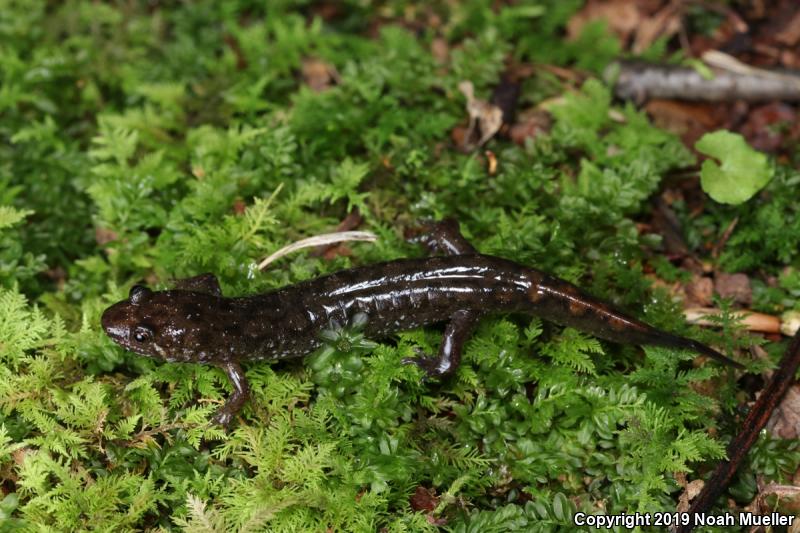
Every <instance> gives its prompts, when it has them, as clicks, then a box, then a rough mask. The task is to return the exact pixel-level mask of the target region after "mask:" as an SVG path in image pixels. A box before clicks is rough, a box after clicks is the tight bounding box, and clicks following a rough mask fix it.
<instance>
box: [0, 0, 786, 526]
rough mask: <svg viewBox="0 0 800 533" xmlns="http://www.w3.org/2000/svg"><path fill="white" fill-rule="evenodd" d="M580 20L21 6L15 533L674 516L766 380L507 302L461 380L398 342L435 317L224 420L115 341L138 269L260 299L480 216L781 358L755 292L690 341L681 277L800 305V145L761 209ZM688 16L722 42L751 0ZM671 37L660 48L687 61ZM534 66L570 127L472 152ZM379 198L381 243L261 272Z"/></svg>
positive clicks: (658, 321)
mask: <svg viewBox="0 0 800 533" xmlns="http://www.w3.org/2000/svg"><path fill="white" fill-rule="evenodd" d="M583 7H584V6H583V3H582V2H578V1H567V2H564V1H544V0H542V1H537V2H509V3H505V2H489V1H484V0H480V1H470V2H463V3H455V2H441V3H436V2H434V3H427V2H420V3H415V2H411V1H397V2H369V1H355V0H353V1H348V2H337V3H326V2H310V1H302V0H300V1H295V2H288V1H280V2H269V3H266V2H249V1H244V0H242V1H235V0H229V1H224V2H195V3H160V2H151V3H135V2H119V3H108V4H106V3H94V2H86V1H70V2H64V3H56V2H44V1H35V0H23V1H4V2H0V199H1V200H2V206H3V207H0V283H2V292H1V293H0V407H2V412H0V477H1V478H2V481H3V484H2V490H3V498H4V499H3V500H2V503H0V520H2V522H0V524H1V525H0V528H6V529H8V530H12V529H14V528H29V529H31V530H33V529H36V530H47V529H48V528H49V529H50V530H53V531H64V530H83V529H85V530H90V529H103V530H106V529H110V528H117V529H120V530H141V529H154V530H157V529H161V530H170V529H180V528H185V529H187V530H190V531H201V530H206V531H227V530H243V531H250V530H270V531H273V530H274V531H298V530H314V531H321V530H325V529H326V528H331V530H334V531H351V530H352V531H374V530H387V531H426V530H427V531H436V530H439V529H448V530H453V531H492V530H496V531H507V530H513V529H514V528H517V529H519V530H525V531H529V530H533V529H536V528H538V529H540V530H543V531H550V530H555V529H558V528H564V530H571V529H572V527H571V526H570V525H569V524H571V518H570V517H571V514H572V513H573V512H575V510H577V509H579V510H581V511H584V512H588V513H617V512H621V511H627V512H634V511H656V510H659V511H663V510H672V509H674V508H675V506H676V502H677V500H678V497H679V495H680V493H681V491H682V486H681V483H685V477H686V476H688V477H689V478H690V479H693V478H696V477H700V476H702V475H703V474H704V473H706V472H707V471H708V469H709V468H710V467H711V466H712V465H713V460H714V459H718V458H720V457H721V456H722V451H723V449H724V443H725V442H726V441H727V439H728V438H729V436H730V435H731V434H732V432H734V431H735V430H736V424H737V422H738V421H740V417H741V408H742V407H745V406H746V404H747V402H748V401H751V400H752V394H753V391H754V390H755V389H756V388H757V382H756V385H752V384H749V385H748V383H744V382H743V381H741V380H739V381H737V378H738V377H739V376H738V375H735V374H733V373H731V372H729V371H727V370H723V369H719V368H717V367H716V366H714V365H698V366H694V365H692V364H691V363H689V361H690V360H691V359H692V357H693V356H692V354H681V353H674V352H670V351H667V350H659V349H647V350H644V351H643V350H641V349H639V348H636V347H623V346H618V345H612V344H606V343H601V342H599V341H598V340H596V339H594V338H591V337H589V336H586V335H583V334H581V333H579V332H577V331H574V330H570V329H562V328H559V327H556V326H553V325H552V324H548V323H543V322H542V321H539V320H531V319H529V318H526V317H516V316H513V317H494V318H491V319H487V320H485V321H484V322H483V323H482V325H481V327H480V329H479V330H478V332H477V333H476V335H475V336H474V338H473V339H472V340H471V342H470V343H469V344H468V345H467V348H466V363H465V365H464V366H463V368H462V369H461V370H460V371H459V373H458V376H457V377H456V378H454V379H452V380H450V381H448V382H446V383H443V384H427V383H421V382H420V375H419V372H418V371H417V370H416V369H413V368H409V367H404V366H401V365H399V364H398V362H399V361H400V360H401V359H402V358H403V357H406V356H409V355H412V354H413V353H414V350H415V349H416V348H421V349H423V350H425V351H428V352H431V351H435V349H436V346H437V343H438V337H439V335H440V333H439V332H438V331H437V330H436V329H435V328H429V329H425V330H417V331H412V332H405V333H401V334H399V335H397V336H396V337H395V338H393V339H389V340H387V341H385V342H383V343H381V344H380V345H378V346H377V347H375V346H373V345H372V344H370V343H367V342H365V341H364V339H363V338H362V337H361V336H360V334H359V333H358V332H357V331H343V332H341V333H340V336H339V338H338V339H337V341H336V342H334V343H332V345H331V347H330V348H331V349H329V350H326V351H324V352H322V353H319V354H315V355H314V356H312V357H310V358H309V359H308V360H307V361H296V362H282V363H279V364H275V365H269V364H266V363H260V364H253V365H250V366H249V367H248V368H247V375H248V378H249V379H250V381H251V383H252V385H253V388H254V399H253V401H252V402H251V403H250V405H248V406H247V407H246V408H245V410H244V411H243V412H242V415H241V417H240V419H239V420H237V422H236V423H235V426H234V429H233V430H232V431H231V432H229V433H225V432H223V431H221V430H220V429H218V428H213V427H207V426H206V425H205V423H206V421H207V420H208V418H209V416H210V415H211V413H213V411H214V410H215V409H216V407H217V406H218V405H219V403H220V402H221V401H222V400H223V398H224V397H225V396H226V395H227V394H228V392H229V391H228V385H227V382H226V380H225V378H224V376H223V374H222V373H221V372H220V371H218V370H216V369H213V368H208V367H203V366H196V365H162V364H160V363H158V362H156V361H152V360H149V359H146V358H143V357H139V356H135V355H132V354H130V353H126V352H124V351H123V350H122V349H120V348H119V347H117V346H115V345H113V344H112V343H111V342H110V341H109V340H108V339H107V338H106V337H105V336H104V334H103V333H102V332H101V330H100V328H99V316H100V313H101V312H102V310H103V309H104V308H105V307H106V306H108V305H110V304H111V303H113V302H115V301H118V300H120V299H122V298H124V297H125V296H126V295H127V290H128V289H129V288H130V286H131V285H132V284H133V283H134V282H136V281H138V280H141V279H145V280H146V281H147V282H149V283H151V284H152V285H154V286H157V287H161V288H163V287H167V286H168V285H169V280H170V279H171V278H179V277H184V276H189V275H194V274H197V273H200V272H205V271H212V272H215V273H216V274H217V275H218V276H219V277H220V280H221V282H222V285H223V291H224V293H225V294H227V295H239V294H248V293H255V292H258V291H263V290H267V289H269V288H272V287H276V286H280V285H283V284H286V283H292V282H296V281H299V280H302V279H307V278H309V277H312V276H316V275H319V274H322V273H326V272H330V271H333V270H336V269H339V268H343V267H347V266H351V265H357V264H365V263H369V262H374V261H377V260H386V259H392V258H396V257H405V256H409V255H419V254H421V250H419V249H417V248H416V247H414V246H412V245H410V244H407V243H405V242H404V241H403V239H402V230H403V228H404V227H407V226H409V225H412V224H413V223H414V222H415V221H417V220H419V219H421V218H440V217H443V216H454V217H456V218H458V219H459V220H460V221H461V223H462V228H463V230H464V232H465V233H466V234H467V235H468V237H469V238H470V239H472V240H473V242H474V243H475V244H476V246H477V247H478V248H479V249H480V250H481V251H482V252H485V253H491V254H496V255H500V256H504V257H508V258H512V259H515V260H517V261H519V262H521V263H525V264H529V265H532V266H536V267H537V268H540V269H542V270H546V271H548V272H552V273H554V274H556V275H559V276H561V277H564V278H566V279H568V280H570V281H573V282H575V283H578V284H579V285H581V286H584V287H587V289H589V290H590V291H591V292H593V293H594V294H596V295H598V296H601V297H603V298H606V299H609V300H611V301H613V302H614V303H615V304H617V305H619V306H620V307H622V308H625V309H627V310H628V311H630V312H631V313H634V314H636V315H638V316H641V317H642V318H644V319H646V320H648V321H649V322H651V323H653V324H655V325H657V326H659V327H663V328H664V329H668V330H670V331H675V332H678V333H681V334H686V335H690V336H692V337H694V338H698V339H700V340H703V341H705V342H708V343H711V344H714V345H716V346H719V347H722V348H724V349H725V350H727V352H728V353H729V354H731V355H734V356H736V357H738V358H739V359H740V360H742V361H746V362H748V364H749V366H750V367H751V370H753V372H754V373H755V374H758V373H759V372H761V371H762V370H763V369H765V368H767V367H769V365H770V360H774V359H775V358H777V356H778V355H779V354H780V352H781V350H782V349H783V347H784V343H783V342H782V341H781V340H780V338H779V337H778V336H773V337H770V338H768V339H762V338H761V337H756V336H753V335H750V334H748V333H746V332H744V331H743V330H742V329H741V328H739V327H737V326H736V324H735V321H734V320H733V319H732V316H731V315H730V313H728V312H727V311H729V310H730V309H731V305H733V304H731V303H730V302H720V303H719V305H721V306H722V307H723V309H724V310H725V311H726V312H725V313H723V315H722V318H721V319H720V324H721V326H722V327H721V328H719V329H705V330H700V329H698V328H690V327H689V326H687V325H686V324H685V322H684V320H683V318H682V314H681V312H680V311H681V307H680V303H679V302H678V301H676V300H675V299H674V298H673V296H674V295H673V294H671V292H670V290H671V289H675V288H676V287H679V288H680V287H681V286H682V285H681V284H682V283H684V284H688V283H690V280H691V279H692V276H693V275H694V276H698V275H699V276H701V277H702V276H704V275H706V274H707V273H708V271H709V270H713V271H714V272H720V271H729V272H745V273H747V274H748V276H750V278H751V285H752V287H753V291H752V303H751V307H752V308H753V309H756V310H759V311H763V312H768V313H779V312H781V311H784V310H786V309H792V308H795V309H796V308H797V307H798V303H797V298H798V294H800V276H798V274H797V270H796V267H797V263H798V256H797V254H798V240H800V226H799V225H800V222H799V220H800V217H798V216H797V214H798V213H797V211H798V204H797V188H798V183H800V177H799V176H798V174H797V173H796V171H794V170H793V169H792V168H791V162H792V161H793V160H795V158H796V147H795V146H794V145H793V144H791V142H787V143H785V144H783V145H781V146H780V153H779V161H778V162H776V171H775V176H774V178H773V180H772V181H771V182H770V184H769V185H768V187H767V188H766V189H765V191H763V192H762V193H761V194H760V195H758V196H757V197H756V198H754V199H753V200H751V201H750V202H748V203H746V204H743V205H741V206H737V207H730V206H721V205H718V204H715V203H713V202H711V201H710V200H708V199H707V198H705V197H704V195H703V194H702V192H701V191H700V190H699V188H698V185H697V177H696V174H697V167H696V163H697V160H696V155H695V154H694V153H693V152H692V151H691V150H690V148H687V146H686V145H684V144H683V143H682V142H681V140H680V138H679V137H677V136H676V135H674V134H673V133H670V132H667V131H665V130H663V129H660V128H658V127H656V126H654V125H652V124H651V122H650V120H649V118H648V116H647V115H645V114H644V113H643V112H642V111H639V110H637V109H636V108H635V107H634V106H633V105H631V104H626V103H624V102H614V101H613V100H612V96H611V91H610V89H609V88H608V87H607V86H606V85H604V83H603V82H601V81H599V80H598V79H597V77H598V76H599V74H600V73H601V72H602V71H603V69H604V68H605V67H606V66H607V64H608V63H609V61H611V60H612V59H613V58H614V57H616V56H618V55H619V54H623V53H625V52H626V48H625V47H626V46H627V45H626V41H625V39H620V37H619V34H618V33H617V34H615V33H614V32H612V31H611V30H613V28H611V29H610V28H609V24H608V23H607V22H602V21H599V20H594V21H590V22H589V23H588V24H584V25H583V26H582V27H581V29H580V31H578V32H576V34H575V35H574V36H573V38H572V39H565V31H566V30H565V28H566V26H567V24H568V22H570V21H571V20H573V21H574V20H575V18H574V17H575V16H576V13H578V10H579V9H581V8H583ZM685 21H686V23H687V24H688V26H687V27H688V28H689V29H690V30H691V31H692V32H693V34H696V35H700V36H703V35H705V36H708V35H712V36H713V35H714V32H715V31H718V29H719V28H720V27H721V26H723V25H724V24H725V22H726V19H725V17H724V16H722V15H720V14H719V13H718V12H717V11H715V10H710V9H709V10H703V9H696V10H693V11H691V12H690V13H687V14H686V18H685ZM612 22H613V21H612ZM673 37H674V36H672V35H665V36H664V38H662V39H660V40H655V41H653V42H652V43H650V46H648V47H647V49H645V50H642V51H641V55H642V56H643V57H648V58H650V59H658V60H664V61H667V60H669V61H679V60H681V59H682V56H681V54H680V53H677V54H675V53H674V50H673V48H674V47H673V44H674V40H673ZM676 38H677V37H675V39H676ZM565 72H566V73H572V74H568V75H565V74H564V73H565ZM509 73H512V74H514V76H516V79H517V81H518V82H519V84H520V98H519V101H518V105H517V109H518V110H519V111H520V112H521V114H520V118H519V119H518V120H517V124H523V125H524V124H529V125H530V124H531V123H530V122H525V121H526V120H527V119H526V118H525V116H526V115H524V114H522V112H524V111H525V110H531V109H536V110H539V111H541V113H545V114H546V115H547V121H546V123H545V124H546V125H545V126H544V127H543V128H541V131H540V130H536V133H535V134H533V133H531V134H530V135H521V136H520V137H517V138H515V139H514V140H513V141H512V140H511V139H509V138H508V136H501V137H498V138H496V139H494V140H492V141H490V142H489V144H488V145H487V146H486V148H488V149H489V150H490V151H491V154H489V153H485V152H484V149H480V150H477V151H474V152H471V153H464V152H463V151H462V150H459V149H458V146H457V144H458V142H457V138H458V135H457V134H456V133H457V132H458V131H460V130H459V128H460V129H461V131H462V132H463V126H464V125H465V124H466V122H467V115H466V111H465V100H464V97H463V95H462V93H461V92H460V91H459V90H458V84H459V83H460V82H461V81H464V80H469V81H471V82H472V83H473V85H474V87H475V93H476V96H477V97H478V98H480V99H484V100H488V99H489V98H490V97H491V95H492V91H493V90H494V88H495V87H497V86H498V84H500V83H501V78H502V76H503V75H507V74H509ZM548 101H555V104H556V105H553V106H544V107H542V106H541V104H542V102H548ZM651 111H652V110H651ZM534 116H536V115H534ZM534 126H537V127H538V124H533V125H532V126H531V128H533V129H536V128H534ZM454 139H455V140H454ZM492 159H494V160H495V161H496V162H497V168H496V169H495V170H491V168H490V162H491V160H492ZM657 198H662V199H663V198H666V199H668V200H669V203H670V208H671V210H672V211H673V212H674V213H675V216H676V217H677V218H678V220H680V222H681V229H680V234H681V237H682V238H683V239H684V240H685V244H686V246H687V249H686V250H685V251H684V252H683V255H682V256H681V257H675V256H671V255H670V254H669V253H667V250H666V245H665V243H664V239H663V238H662V236H661V235H660V233H661V232H660V230H659V226H658V225H657V224H655V223H654V221H653V212H654V208H653V205H654V201H655V199H657ZM355 212H357V213H358V218H359V219H360V221H361V222H360V225H361V227H362V228H363V229H370V230H372V231H374V232H376V233H377V234H378V235H379V237H380V239H379V241H378V242H377V243H376V244H355V245H352V246H349V247H339V248H336V249H334V250H332V251H329V253H328V254H326V255H325V256H324V257H319V256H315V255H312V254H308V253H302V252H301V253H298V254H296V255H293V256H291V257H289V258H287V259H284V260H283V261H282V262H281V263H279V264H278V265H275V266H273V267H272V268H271V269H270V270H268V271H266V272H263V273H262V272H259V271H258V270H257V268H256V266H255V265H256V264H257V262H258V260H259V259H260V258H261V257H264V256H266V255H268V254H269V253H271V252H272V251H274V250H275V249H277V248H279V247H281V246H283V245H285V244H288V243H290V242H293V241H295V240H297V239H299V238H303V237H306V236H309V235H313V234H315V233H321V232H327V231H331V230H333V229H334V228H336V226H337V225H338V224H339V223H340V222H341V221H342V220H344V219H345V218H346V217H347V215H348V214H349V213H355ZM734 220H735V221H736V225H735V230H734V231H733V233H729V234H728V235H727V236H725V238H724V239H723V236H724V235H725V234H726V230H728V229H729V228H730V227H731V224H732V222H733V221H734ZM687 258H688V259H691V260H693V261H695V263H694V264H695V265H697V264H701V265H702V264H706V265H707V269H706V270H705V271H703V270H702V269H700V274H698V273H697V271H693V270H691V269H690V268H688V267H687V266H686V262H685V261H684V260H686V259H687ZM703 272H705V274H704V273H703ZM757 345H762V347H763V350H764V351H762V352H759V353H761V354H762V357H761V358H760V359H756V360H751V357H750V355H749V351H748V349H747V348H748V347H751V346H757ZM758 349H759V350H762V348H758ZM798 457H799V456H798V452H797V445H796V442H795V441H794V440H779V439H776V438H773V437H771V436H769V435H764V436H763V438H762V440H761V441H760V442H759V444H758V446H757V448H756V449H755V450H754V453H753V458H752V461H751V463H750V465H748V467H747V469H746V470H745V471H743V472H742V473H741V474H740V475H739V477H738V478H737V481H736V483H735V484H734V486H733V487H732V488H731V489H730V493H729V495H728V496H729V497H730V498H732V499H733V501H734V502H735V504H736V505H738V506H744V505H747V504H748V502H750V501H751V500H752V499H753V498H754V497H755V496H756V494H757V492H758V487H757V485H756V479H757V476H761V477H762V479H768V480H786V479H790V478H791V476H792V475H793V474H794V470H795V469H796V467H797V463H798ZM724 506H725V503H724V502H720V508H723V507H724Z"/></svg>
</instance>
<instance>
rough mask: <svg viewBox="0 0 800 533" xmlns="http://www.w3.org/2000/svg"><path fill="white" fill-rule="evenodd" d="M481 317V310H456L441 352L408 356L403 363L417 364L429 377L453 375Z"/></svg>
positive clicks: (449, 323)
mask: <svg viewBox="0 0 800 533" xmlns="http://www.w3.org/2000/svg"><path fill="white" fill-rule="evenodd" d="M479 319H480V312H479V311H474V310H466V309H463V310H461V311H456V312H455V313H453V316H451V317H450V322H448V324H447V327H446V328H445V330H444V336H443V337H442V344H441V346H440V347H439V354H438V355H437V356H436V357H431V356H425V355H421V356H419V357H407V358H405V359H403V364H406V365H411V364H413V365H417V366H418V367H420V368H421V369H422V370H423V371H424V372H425V373H426V374H427V375H428V377H429V378H442V377H446V376H450V375H452V374H453V373H454V372H455V371H456V370H457V369H458V365H460V364H461V351H462V349H463V347H464V343H465V342H466V341H467V339H468V338H469V336H470V333H472V330H473V329H474V328H475V325H476V324H477V323H478V320H479Z"/></svg>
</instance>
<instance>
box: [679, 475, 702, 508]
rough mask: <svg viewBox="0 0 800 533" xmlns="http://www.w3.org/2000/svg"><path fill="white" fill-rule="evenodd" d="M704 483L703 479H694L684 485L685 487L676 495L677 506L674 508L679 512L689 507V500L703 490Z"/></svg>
mask: <svg viewBox="0 0 800 533" xmlns="http://www.w3.org/2000/svg"><path fill="white" fill-rule="evenodd" d="M704 485H705V481H703V480H702V479H695V480H694V481H692V482H691V483H689V484H688V485H686V488H685V489H684V491H683V492H682V493H681V495H680V496H679V497H678V507H677V509H675V510H676V511H678V512H679V513H685V512H686V511H688V510H689V507H690V506H691V504H690V503H689V502H691V501H692V500H693V499H694V498H695V497H696V496H697V495H698V494H700V491H701V490H703V486H704Z"/></svg>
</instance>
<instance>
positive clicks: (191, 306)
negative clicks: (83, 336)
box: [101, 220, 743, 425]
mask: <svg viewBox="0 0 800 533" xmlns="http://www.w3.org/2000/svg"><path fill="white" fill-rule="evenodd" d="M417 241H419V242H421V243H423V244H425V245H426V246H427V247H428V249H429V250H430V251H431V252H433V253H435V254H439V255H434V256H429V257H425V258H419V259H399V260H394V261H388V262H384V263H378V264H372V265H368V266H361V267H357V268H351V269H348V270H342V271H339V272H335V273H333V274H329V275H326V276H322V277H319V278H315V279H311V280H308V281H303V282H301V283H297V284H295V285H291V286H287V287H283V288H279V289H276V290H272V291H270V292H267V293H264V294H257V295H253V296H244V297H238V298H226V297H224V296H223V295H222V292H221V290H220V286H219V282H218V281H217V278H216V277H215V276H214V275H213V274H202V275H199V276H196V277H193V278H188V279H185V280H181V281H179V282H178V284H177V287H176V288H174V289H173V290H165V291H153V290H151V289H148V288H147V287H144V286H141V285H135V286H134V287H133V288H131V290H130V294H129V297H128V299H126V300H123V301H121V302H118V303H116V304H114V305H112V306H111V307H109V308H108V309H106V310H105V312H104V313H103V315H102V319H101V322H102V326H103V329H104V330H105V332H106V333H107V334H108V336H109V337H110V338H111V339H112V340H113V341H114V342H116V343H117V344H119V345H121V346H122V347H124V348H126V349H128V350H130V351H132V352H135V353H138V354H141V355H146V356H152V357H156V358H160V359H163V360H165V361H169V362H176V361H177V362H191V363H205V364H212V365H217V366H219V367H220V368H222V369H223V370H224V371H225V372H226V374H227V376H228V378H229V379H230V382H231V384H232V386H233V393H232V394H231V396H230V397H229V398H228V400H227V402H226V403H225V404H224V405H223V406H222V408H221V409H220V410H219V411H218V412H217V413H216V415H215V417H214V420H213V421H214V422H216V423H219V424H222V425H227V424H228V423H229V422H230V421H231V420H232V418H233V416H234V415H235V413H236V412H237V411H238V410H239V409H240V408H241V406H242V405H243V403H244V402H245V401H246V400H247V398H248V390H249V388H248V384H247V380H246V378H245V374H244V372H243V371H242V367H241V363H243V362H249V361H260V360H274V359H285V358H291V357H300V356H303V355H305V354H307V353H309V352H311V351H313V350H314V349H315V348H317V347H319V346H320V345H321V344H322V343H323V342H324V341H323V339H322V338H321V336H320V333H321V332H322V331H323V330H325V329H327V328H330V326H331V324H347V323H350V322H351V321H352V320H353V319H354V318H355V317H356V315H359V314H361V315H365V316H366V323H365V325H364V333H365V335H366V336H367V337H370V338H382V337H386V336H388V335H390V334H392V333H393V332H396V331H400V330H406V329H412V328H416V327H421V326H426V325H429V324H433V323H437V322H446V323H447V325H446V327H445V331H444V337H443V340H442V343H441V345H440V348H439V352H438V354H437V355H436V356H425V355H420V356H418V357H413V358H407V359H404V360H403V361H402V362H403V363H405V364H415V365H417V366H418V367H419V368H421V369H422V370H423V371H424V373H425V374H427V376H428V377H431V378H444V377H446V376H449V375H451V374H453V372H455V371H456V369H457V368H458V366H459V363H460V361H461V352H462V348H463V346H464V343H465V342H466V340H467V339H468V337H469V336H470V334H471V332H472V330H473V328H474V327H475V325H476V323H477V322H478V321H479V320H480V318H481V317H482V316H484V315H486V314H488V313H498V312H501V313H525V314H529V315H535V316H538V317H542V318H544V319H546V320H550V321H553V322H556V323H558V324H562V325H565V326H571V327H574V328H577V329H579V330H581V331H584V332H587V333H590V334H592V335H595V336H597V337H600V338H602V339H606V340H609V341H613V342H618V343H624V344H637V345H654V346H664V347H668V348H675V349H685V350H692V351H695V352H698V353H700V354H704V355H707V356H709V357H711V358H713V359H716V360H717V361H721V362H723V363H725V364H728V365H732V366H734V367H737V368H743V367H742V365H740V364H739V363H737V362H735V361H732V360H731V359H729V358H727V357H725V356H723V355H722V354H720V353H718V352H717V351H715V350H713V349H712V348H709V347H708V346H706V345H704V344H702V343H700V342H698V341H696V340H692V339H688V338H685V337H681V336H678V335H674V334H671V333H667V332H665V331H661V330H658V329H656V328H654V327H652V326H650V325H648V324H646V323H644V322H642V321H640V320H637V319H636V318H633V317H631V316H628V315H626V314H624V313H622V312H621V311H618V310H616V309H614V308H613V307H612V306H611V305H609V304H607V303H605V302H603V301H601V300H599V299H597V298H594V297H592V296H590V295H589V294H586V293H585V292H583V291H581V290H580V289H579V288H578V287H576V286H575V285H573V284H571V283H569V282H567V281H564V280H562V279H559V278H556V277H553V276H550V275H548V274H546V273H544V272H540V271H538V270H536V269H533V268H529V267H527V266H524V265H521V264H518V263H515V262H513V261H509V260H507V259H502V258H500V257H494V256H490V255H483V254H480V253H478V251H477V250H476V249H475V248H473V246H472V245H471V244H470V243H469V242H468V241H467V240H466V239H465V238H464V237H463V236H462V235H461V233H460V231H459V228H458V224H457V223H456V222H455V221H453V220H445V221H441V222H438V223H436V224H432V225H429V226H428V227H427V229H426V230H425V231H423V232H422V233H421V234H420V235H418V236H417Z"/></svg>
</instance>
